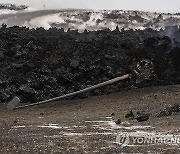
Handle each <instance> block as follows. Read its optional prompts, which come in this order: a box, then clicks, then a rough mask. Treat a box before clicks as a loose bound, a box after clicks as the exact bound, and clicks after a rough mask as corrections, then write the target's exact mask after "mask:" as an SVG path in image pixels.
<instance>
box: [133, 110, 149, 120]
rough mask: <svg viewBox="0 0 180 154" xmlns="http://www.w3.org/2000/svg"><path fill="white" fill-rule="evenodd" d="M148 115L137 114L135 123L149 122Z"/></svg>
mask: <svg viewBox="0 0 180 154" xmlns="http://www.w3.org/2000/svg"><path fill="white" fill-rule="evenodd" d="M149 117H150V114H149V113H143V112H137V117H136V119H137V121H138V122H143V121H147V120H149Z"/></svg>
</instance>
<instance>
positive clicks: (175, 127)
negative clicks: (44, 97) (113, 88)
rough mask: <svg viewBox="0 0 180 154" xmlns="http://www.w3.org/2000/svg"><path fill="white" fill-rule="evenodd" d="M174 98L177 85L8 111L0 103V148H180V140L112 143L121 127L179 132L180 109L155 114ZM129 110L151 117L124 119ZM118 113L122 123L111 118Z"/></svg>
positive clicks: (179, 92)
mask: <svg viewBox="0 0 180 154" xmlns="http://www.w3.org/2000/svg"><path fill="white" fill-rule="evenodd" d="M174 103H180V86H164V87H151V88H142V89H131V90H126V91H123V92H118V93H113V94H110V95H103V96H94V97H89V98H86V99H81V100H60V101H58V102H52V103H49V104H46V105H40V106H36V107H30V108H25V109H19V110H15V111H7V110H6V105H5V104H0V153H1V154H6V153H8V154H15V153H18V154H21V153H22V154H26V153H27V154H28V153H31V154H32V153H47V154H50V153H180V145H163V144H162V145H157V144H156V145H152V144H147V145H144V144H143V145H139V146H136V145H134V146H126V147H124V148H121V146H120V145H118V144H117V143H116V136H117V133H119V132H122V131H123V132H131V133H132V132H134V133H137V132H141V131H145V132H159V133H166V134H174V135H179V134H180V130H179V126H180V120H179V117H180V116H179V114H172V115H171V116H166V117H161V118H157V117H155V116H154V115H155V113H156V112H159V111H160V110H161V109H164V108H165V107H168V106H169V105H173V104H174ZM130 109H132V110H133V111H134V112H136V111H139V110H144V111H146V112H150V113H151V114H152V116H151V117H150V119H149V120H148V121H146V122H141V123H138V122H137V121H136V120H127V119H125V118H124V116H125V114H126V113H127V112H128V111H129V110H130ZM111 113H115V116H114V117H112V116H111ZM118 118H120V119H121V120H122V124H120V125H116V124H115V123H114V121H113V119H115V120H116V119H118ZM125 121H127V122H125ZM136 126H137V127H136ZM138 126H149V127H138Z"/></svg>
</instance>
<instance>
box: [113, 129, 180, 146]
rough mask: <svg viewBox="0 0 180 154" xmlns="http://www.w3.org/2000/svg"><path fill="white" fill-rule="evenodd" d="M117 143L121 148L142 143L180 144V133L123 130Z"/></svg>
mask: <svg viewBox="0 0 180 154" xmlns="http://www.w3.org/2000/svg"><path fill="white" fill-rule="evenodd" d="M116 144H118V145H120V146H121V148H123V147H127V146H136V145H137V146H141V145H150V144H151V145H163V144H164V145H177V146H180V135H172V134H156V133H148V132H121V133H118V135H117V137H116Z"/></svg>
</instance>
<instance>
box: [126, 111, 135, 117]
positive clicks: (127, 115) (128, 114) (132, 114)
mask: <svg viewBox="0 0 180 154" xmlns="http://www.w3.org/2000/svg"><path fill="white" fill-rule="evenodd" d="M125 118H128V119H134V113H133V111H132V110H131V111H130V112H129V113H127V114H126V115H125Z"/></svg>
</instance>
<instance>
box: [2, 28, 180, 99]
mask: <svg viewBox="0 0 180 154" xmlns="http://www.w3.org/2000/svg"><path fill="white" fill-rule="evenodd" d="M176 44H177V45H176ZM132 70H135V72H136V73H135V74H132V77H131V78H130V79H128V80H124V81H121V82H118V83H116V84H113V85H109V86H106V87H103V88H99V89H96V90H93V91H91V92H87V93H84V94H81V95H78V96H76V98H84V97H87V96H89V95H99V94H107V93H111V92H115V91H119V90H121V89H123V88H129V87H144V86H152V85H163V84H177V83H180V48H179V47H178V42H177V41H175V42H173V43H172V39H170V38H169V37H168V36H163V35H162V33H160V32H158V31H154V30H152V29H145V30H143V31H141V30H136V31H133V30H127V31H124V30H123V29H122V30H119V29H118V27H117V28H116V29H115V30H114V31H110V30H109V29H106V30H100V31H91V32H90V31H87V30H85V31H84V33H78V31H71V30H69V31H68V32H64V30H63V29H56V28H51V29H49V30H45V29H43V28H37V29H29V28H26V27H18V26H14V27H9V28H7V27H6V25H3V26H2V27H1V29H0V102H6V101H8V100H9V99H11V98H12V97H13V96H14V95H17V96H19V97H20V98H21V100H22V101H23V102H36V101H40V100H44V99H48V98H52V97H57V96H60V95H63V94H67V93H70V92H73V91H77V90H80V89H83V88H86V87H89V86H91V85H95V84H98V83H100V82H103V81H106V80H109V79H112V78H115V77H117V76H121V75H124V74H126V73H132Z"/></svg>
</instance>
